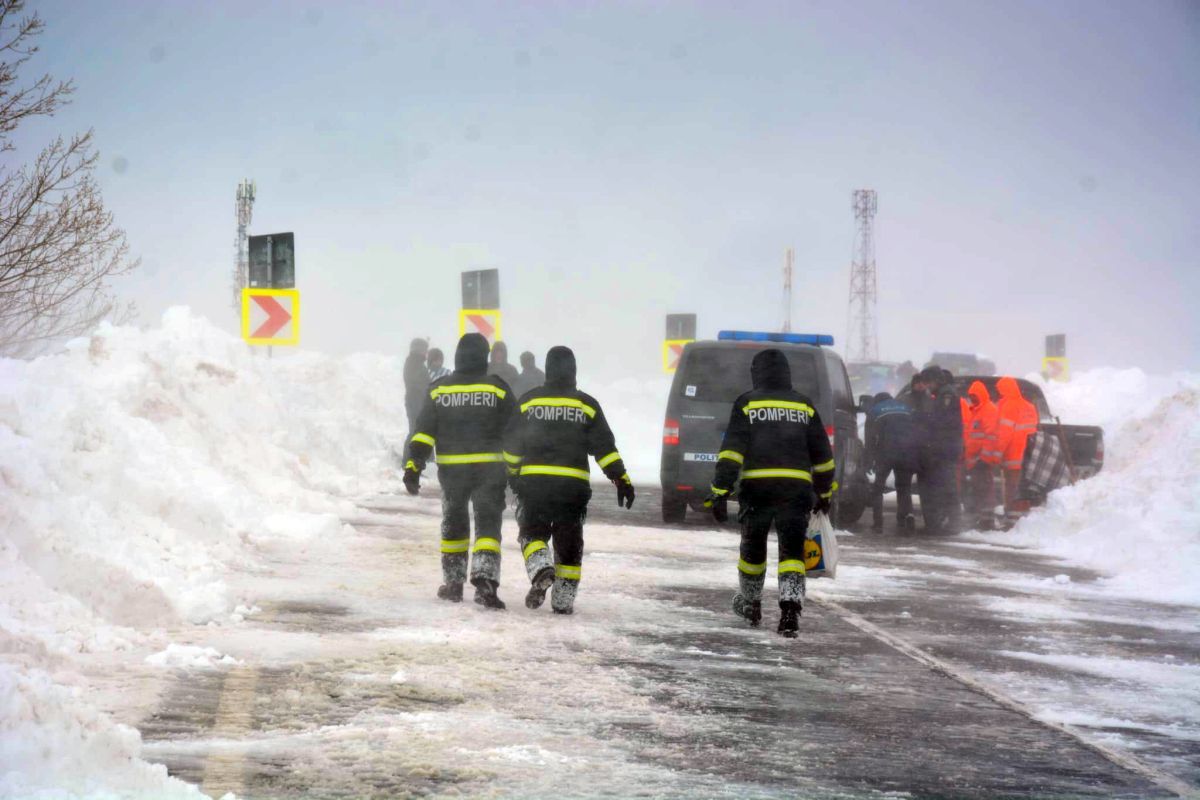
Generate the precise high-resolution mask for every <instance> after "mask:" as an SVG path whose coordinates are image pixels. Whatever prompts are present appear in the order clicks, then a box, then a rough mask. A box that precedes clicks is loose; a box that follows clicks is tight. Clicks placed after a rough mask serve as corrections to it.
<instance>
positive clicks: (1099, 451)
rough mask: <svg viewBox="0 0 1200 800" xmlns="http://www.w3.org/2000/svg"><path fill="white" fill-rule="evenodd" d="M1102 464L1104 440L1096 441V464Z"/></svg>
mask: <svg viewBox="0 0 1200 800" xmlns="http://www.w3.org/2000/svg"><path fill="white" fill-rule="evenodd" d="M1103 465H1104V440H1103V439H1101V440H1100V441H1098V442H1096V466H1103Z"/></svg>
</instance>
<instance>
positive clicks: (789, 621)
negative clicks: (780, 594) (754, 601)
mask: <svg viewBox="0 0 1200 800" xmlns="http://www.w3.org/2000/svg"><path fill="white" fill-rule="evenodd" d="M799 630H800V604H799V603H797V602H794V601H792V602H784V603H780V604H779V633H780V635H781V636H783V637H785V638H788V639H795V638H796V632H797V631H799Z"/></svg>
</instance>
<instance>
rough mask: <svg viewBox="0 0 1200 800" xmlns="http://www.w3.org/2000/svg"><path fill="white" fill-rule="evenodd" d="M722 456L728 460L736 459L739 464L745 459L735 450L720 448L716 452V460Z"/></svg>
mask: <svg viewBox="0 0 1200 800" xmlns="http://www.w3.org/2000/svg"><path fill="white" fill-rule="evenodd" d="M722 458H728V459H729V460H730V461H736V462H737V463H739V464H741V463H743V462H744V461H745V460H746V459H745V458H743V457H742V454H741V453H739V452H738V451H737V450H722V451H721V452H719V453H717V461H720V460H721V459H722Z"/></svg>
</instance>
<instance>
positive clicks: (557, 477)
mask: <svg viewBox="0 0 1200 800" xmlns="http://www.w3.org/2000/svg"><path fill="white" fill-rule="evenodd" d="M588 456H591V457H592V458H594V459H596V463H597V464H598V465H599V466H600V469H601V470H603V471H604V476H605V477H606V478H608V479H609V480H613V481H615V480H622V479H627V478H628V476H627V475H626V472H625V462H624V461H622V459H621V454H620V453H618V452H617V444H616V440H615V439H614V438H613V433H612V430H611V429H610V428H609V427H608V421H607V420H606V419H605V418H604V411H603V410H602V409H601V408H600V404H599V403H598V402H596V399H595V398H594V397H592V396H591V395H589V394H586V393H585V392H581V391H579V390H578V389H577V388H576V387H575V355H574V353H572V352H571V351H570V349H568V348H566V347H554V348H551V350H550V352H549V353H548V354H547V355H546V383H545V385H544V386H540V387H538V388H536V389H533V390H531V391H529V392H526V393H525V394H524V395H522V396H521V399H520V401H519V405H518V408H517V412H516V413H515V414H514V415H513V417H512V419H511V421H510V422H509V425H508V431H507V432H506V434H505V437H504V459H505V461H507V462H508V468H509V473H510V474H512V475H516V476H519V480H518V481H517V493H518V494H519V495H520V496H522V497H526V496H537V497H541V498H557V499H562V500H564V501H566V502H571V501H578V500H586V499H587V498H588V497H590V496H591V488H590V483H589V481H590V479H591V475H590V472H589V469H588Z"/></svg>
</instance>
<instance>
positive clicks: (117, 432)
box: [0, 308, 404, 797]
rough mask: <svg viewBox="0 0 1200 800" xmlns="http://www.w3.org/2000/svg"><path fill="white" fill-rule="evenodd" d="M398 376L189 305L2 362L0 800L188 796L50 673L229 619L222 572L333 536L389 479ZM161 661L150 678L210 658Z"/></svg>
mask: <svg viewBox="0 0 1200 800" xmlns="http://www.w3.org/2000/svg"><path fill="white" fill-rule="evenodd" d="M399 376H400V365H399V363H398V362H397V361H396V359H392V358H386V357H382V356H354V357H350V358H345V359H332V358H327V357H324V356H320V355H315V354H305V353H298V354H295V355H293V356H292V357H289V358H277V359H274V360H267V359H265V358H264V357H262V354H261V353H259V354H252V353H250V352H249V349H248V348H247V347H246V346H245V345H244V344H243V343H242V342H241V341H240V340H239V339H237V338H235V337H233V336H230V335H228V334H225V333H222V332H221V331H219V330H218V329H217V328H216V327H214V326H213V325H212V324H210V323H208V322H207V321H205V320H202V319H199V318H197V317H194V316H192V315H191V314H190V313H189V312H188V311H187V309H183V308H176V309H172V310H170V311H168V312H167V313H166V314H165V315H164V317H163V322H162V325H161V327H159V328H157V329H153V330H149V331H142V330H138V329H135V328H126V327H122V328H116V327H110V326H106V327H102V328H101V329H100V330H99V331H98V332H97V333H96V334H95V335H94V336H92V337H91V338H90V339H82V340H77V341H75V342H73V343H71V345H69V346H68V348H67V350H66V352H64V353H61V354H57V355H54V356H49V357H45V358H40V359H37V360H35V361H30V362H25V361H13V360H0V658H2V659H3V661H0V667H2V668H3V669H4V672H3V673H2V675H0V696H2V697H3V705H2V706H0V712H3V719H4V722H3V724H2V726H0V774H2V777H0V796H22V797H26V796H36V797H42V796H45V797H59V796H68V795H71V796H75V795H81V796H94V797H107V796H117V795H120V796H154V797H166V796H195V795H196V793H195V792H192V791H190V790H189V791H185V790H184V789H183V788H182V787H183V784H180V783H178V782H177V781H168V780H167V778H166V774H165V772H164V771H163V770H162V769H161V768H159V767H153V766H151V765H149V764H147V763H145V762H141V761H138V760H137V752H138V749H139V746H140V745H139V740H138V737H137V735H136V732H134V731H131V730H129V729H127V728H121V727H119V726H114V725H113V724H111V723H109V722H108V721H107V720H106V718H104V717H103V716H102V715H100V714H98V713H95V712H93V711H90V710H89V708H88V706H87V703H86V700H85V699H84V698H83V696H82V695H81V694H80V693H79V690H78V688H77V687H72V688H70V689H68V688H64V687H62V686H59V685H55V684H53V683H51V681H50V679H49V678H48V677H47V675H48V674H56V675H57V674H59V673H60V672H61V671H62V670H63V669H65V670H66V671H67V672H66V673H64V674H70V667H71V663H72V661H71V660H72V659H75V658H79V657H80V654H81V653H97V652H115V651H120V650H128V649H130V648H143V647H146V646H147V645H150V644H151V643H152V642H151V641H150V638H149V634H151V633H153V632H155V631H157V630H159V629H161V628H163V627H165V626H167V625H169V624H172V623H177V622H179V621H183V620H187V621H192V622H205V621H208V620H214V619H222V620H227V619H234V620H236V619H237V615H236V614H235V615H233V616H232V617H231V616H230V615H229V612H230V611H231V610H233V609H234V606H235V604H236V603H237V602H238V601H239V600H241V599H242V598H235V597H231V596H229V595H230V593H229V590H228V588H227V586H226V584H225V582H224V576H225V575H226V574H227V573H228V571H229V570H230V569H231V568H237V567H239V566H250V565H252V564H253V563H254V560H255V544H256V543H257V542H260V541H263V540H266V539H270V538H285V539H287V540H296V541H303V540H306V539H312V538H314V537H323V538H333V537H337V536H340V535H342V534H343V530H344V529H343V526H342V524H341V522H340V515H342V514H344V513H346V512H348V511H349V510H350V509H352V508H353V505H352V503H350V502H349V501H348V500H345V499H341V498H345V497H348V496H351V495H356V494H362V493H368V492H375V491H381V490H383V489H384V488H386V487H387V486H388V485H389V481H394V477H393V476H394V474H393V472H392V471H391V461H392V455H391V453H392V448H393V446H394V444H395V443H396V442H398V441H400V439H401V438H402V436H403V433H404V432H403V429H402V425H401V420H402V417H403V414H402V410H401V409H402V401H403V398H402V396H401V390H400V383H401V382H400V379H399ZM245 599H247V600H252V598H245ZM160 647H161V645H160ZM172 647H175V646H171V647H168V648H167V649H166V650H165V651H162V652H161V653H158V654H155V655H151V656H150V657H149V658H148V659H147V663H148V664H149V665H151V666H157V667H175V666H184V665H188V664H196V663H198V662H200V661H204V662H206V663H221V661H222V660H221V658H220V657H219V654H209V653H207V652H203V653H193V652H190V651H187V650H182V649H178V648H177V647H176V648H175V649H172ZM18 666H19V671H18V669H16V668H15V667H18ZM72 682H73V683H77V682H78V681H77V680H72ZM60 790H61V791H60Z"/></svg>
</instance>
